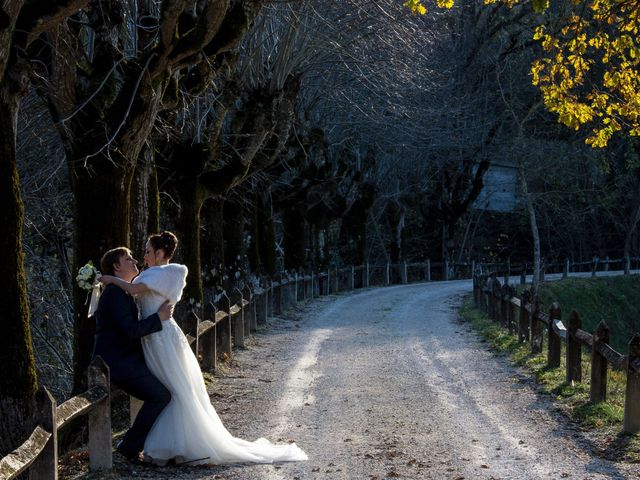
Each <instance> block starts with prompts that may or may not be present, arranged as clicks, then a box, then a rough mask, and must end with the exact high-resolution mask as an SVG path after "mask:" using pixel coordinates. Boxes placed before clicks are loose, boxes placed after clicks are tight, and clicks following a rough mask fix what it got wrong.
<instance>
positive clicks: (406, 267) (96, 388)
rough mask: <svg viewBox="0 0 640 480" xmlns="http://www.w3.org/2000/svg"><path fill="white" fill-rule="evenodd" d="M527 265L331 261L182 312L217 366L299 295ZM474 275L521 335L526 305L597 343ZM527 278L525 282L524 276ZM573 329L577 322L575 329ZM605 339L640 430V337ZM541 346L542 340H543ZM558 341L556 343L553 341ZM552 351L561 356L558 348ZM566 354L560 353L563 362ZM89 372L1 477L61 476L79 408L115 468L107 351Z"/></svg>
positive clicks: (46, 400)
mask: <svg viewBox="0 0 640 480" xmlns="http://www.w3.org/2000/svg"><path fill="white" fill-rule="evenodd" d="M634 261H636V262H637V261H638V259H634ZM605 262H608V263H606V264H605V263H603V262H598V261H595V263H591V264H590V265H591V268H592V271H593V272H596V271H597V270H598V265H603V264H605V265H609V264H611V263H615V262H618V263H620V262H622V260H605ZM630 264H631V260H630V259H627V260H625V265H630ZM567 265H569V263H567V262H565V263H564V266H565V268H566V271H567V274H568V272H569V271H570V270H571V268H572V267H571V266H567ZM572 265H574V267H573V269H574V270H575V269H576V268H578V267H576V265H580V266H582V265H583V264H575V263H574V264H572ZM584 265H586V264H584ZM603 268H604V267H603ZM528 269H530V266H528V265H527V264H521V265H515V264H514V265H509V264H508V263H507V264H480V263H476V262H467V263H464V262H463V263H453V262H452V263H450V262H446V261H445V262H432V261H431V260H429V259H427V260H426V261H425V262H421V263H420V262H418V263H406V262H402V263H397V264H391V263H387V264H385V265H370V264H368V263H365V264H363V265H357V266H349V267H343V268H337V267H331V268H328V269H326V270H324V271H322V272H309V273H305V274H297V273H294V274H289V275H284V274H283V275H281V276H280V278H279V279H277V280H272V279H265V280H264V281H263V284H262V285H261V286H260V287H255V288H250V287H248V286H247V287H245V288H244V289H236V290H235V291H234V292H225V293H224V294H223V295H222V297H221V299H220V300H219V301H218V302H213V301H209V302H207V304H206V306H205V308H204V318H200V315H199V314H198V313H197V312H194V311H190V312H189V313H187V315H186V317H185V318H183V319H182V321H181V322H180V326H181V327H182V329H183V330H184V331H185V332H186V336H187V340H188V342H189V345H190V346H191V348H192V350H193V351H194V353H195V354H196V356H197V357H198V360H199V361H200V363H201V365H202V367H203V368H205V369H209V370H215V369H216V367H217V362H218V361H219V360H220V359H225V358H229V357H230V356H231V354H232V350H233V348H234V347H235V348H243V347H244V345H245V339H246V338H247V337H248V336H249V335H250V334H251V333H252V332H255V331H256V330H257V329H258V327H259V326H261V325H265V324H266V323H267V318H268V317H269V316H272V315H277V314H279V313H281V312H282V311H284V310H287V309H289V308H291V307H292V306H294V305H295V304H296V303H297V302H299V301H303V300H307V299H312V298H316V297H319V296H321V295H328V294H333V293H339V292H345V291H351V290H355V289H359V288H367V287H371V286H385V285H391V284H407V283H412V282H416V281H427V282H430V281H433V280H443V281H447V280H451V279H454V278H467V279H468V278H472V274H473V273H474V272H477V271H479V272H487V271H491V272H493V273H494V276H493V278H495V277H496V275H497V272H498V271H501V270H504V272H505V275H507V273H508V274H511V273H513V272H522V276H524V275H525V274H526V272H527V271H528ZM571 271H573V270H571ZM473 278H474V296H476V302H477V303H478V304H479V302H480V301H481V300H480V298H483V299H485V300H482V301H485V302H486V305H485V307H486V308H487V309H490V311H491V312H493V315H497V313H496V312H497V310H500V311H502V309H505V311H506V312H507V313H505V314H502V315H503V316H502V317H499V318H510V319H514V318H515V314H513V313H508V312H511V311H512V310H513V309H516V308H518V309H520V311H521V312H523V313H521V316H520V326H519V327H518V329H517V331H518V335H522V336H523V338H524V337H526V339H529V338H536V342H538V340H537V339H539V338H540V333H539V331H538V330H539V329H537V327H534V328H532V329H531V334H530V333H529V328H528V327H527V329H525V328H524V326H523V324H522V321H523V320H522V319H523V318H524V316H525V313H524V312H526V315H529V316H531V318H534V319H536V320H537V321H536V322H533V323H534V324H537V323H539V322H542V323H543V324H544V325H547V326H548V329H547V330H549V331H553V332H554V334H553V335H549V338H561V339H564V340H565V341H567V339H569V341H568V342H567V344H568V345H572V344H573V343H572V339H575V341H576V342H578V343H580V342H581V343H580V345H587V346H592V345H593V344H594V340H593V337H592V336H591V334H589V333H588V332H584V331H582V330H580V328H579V325H578V327H577V330H576V329H575V328H574V327H572V326H570V327H569V330H567V328H566V327H565V326H564V324H563V323H562V321H560V320H559V318H560V316H559V314H558V315H557V316H555V317H550V315H551V312H550V313H549V315H546V314H544V313H542V312H538V311H534V310H533V307H532V306H531V304H530V303H527V302H525V303H521V301H520V299H518V298H516V297H515V295H514V294H513V295H511V294H510V296H509V301H508V302H506V303H504V302H503V303H502V304H501V306H499V307H498V306H496V305H497V303H496V301H495V300H493V299H494V298H497V297H496V295H498V296H499V295H500V294H495V293H490V294H488V296H487V292H486V290H485V288H486V287H483V288H481V289H477V288H475V287H476V278H477V277H475V276H474V277H473ZM522 281H523V282H524V279H523V280H522ZM507 288H511V287H507ZM479 292H481V293H479ZM229 294H231V295H232V296H233V297H234V298H237V301H236V302H232V301H231V297H230V296H229ZM480 296H481V297H480ZM503 296H504V294H503ZM489 299H490V300H489ZM505 305H508V306H505ZM523 305H524V307H523ZM504 315H507V316H508V317H505V316H504ZM552 319H553V321H552ZM507 323H508V325H509V329H510V330H512V329H513V325H512V324H511V323H510V321H509V322H507ZM527 325H528V324H527ZM571 325H573V324H571ZM571 328H574V329H573V330H571ZM602 338H603V337H602V333H600V336H599V337H598V338H597V339H596V341H595V345H596V349H595V350H596V351H597V354H598V357H599V358H600V357H602V358H603V359H605V360H604V361H606V362H609V363H611V364H612V365H614V366H621V367H620V368H627V367H628V366H629V365H630V367H628V372H630V373H629V374H628V378H631V380H628V383H627V397H626V398H627V403H630V402H631V403H632V402H635V404H634V405H636V407H635V409H634V408H632V407H630V412H631V413H629V419H630V420H629V421H627V413H626V410H625V428H627V424H628V425H629V428H631V429H634V428H635V429H636V430H635V431H638V430H640V414H638V410H639V409H640V375H639V374H638V372H640V347H639V346H638V343H640V338H637V337H634V340H633V341H635V342H636V343H633V345H632V346H630V348H631V347H633V348H635V350H630V352H635V353H633V355H632V357H631V360H630V361H629V360H627V359H626V357H624V359H622V360H621V359H620V358H621V356H620V354H618V353H617V352H615V350H613V349H612V348H611V347H610V346H609V345H607V344H606V341H603V340H602ZM633 341H632V342H633ZM540 345H542V343H541V340H540ZM554 345H556V344H554ZM630 345H631V344H630ZM554 348H557V347H556V346H554ZM570 348H571V347H569V349H570ZM574 350H575V348H574V349H573V350H571V351H572V352H573V351H574ZM550 355H551V354H550ZM553 355H556V353H555V350H554V353H553ZM559 355H560V354H559V353H557V356H558V365H559V358H560V357H559ZM574 355H575V354H574ZM550 358H551V357H550ZM554 358H555V357H554ZM572 365H574V363H572ZM572 368H573V369H575V368H579V367H572ZM572 371H573V370H572ZM576 372H577V373H576V375H579V371H576ZM88 374H89V388H88V390H87V391H86V392H84V393H83V394H81V395H78V396H76V397H73V398H71V399H69V400H67V401H65V402H64V403H63V404H61V405H59V406H57V407H56V403H55V400H54V399H53V398H52V397H51V395H50V394H49V392H48V391H47V390H46V389H45V388H41V389H40V390H39V391H38V393H37V395H36V400H37V402H38V405H39V410H38V411H39V412H40V413H39V416H38V419H37V423H38V424H39V426H37V427H36V428H35V430H34V431H33V433H32V435H31V436H30V437H29V439H28V440H27V441H25V443H24V444H23V445H21V446H20V447H18V448H17V449H16V450H14V451H13V452H11V453H10V454H9V455H7V456H5V457H4V458H2V459H0V480H11V479H13V478H15V477H16V476H18V475H19V474H20V473H22V472H24V471H25V470H27V469H29V470H30V473H31V478H33V479H57V430H58V429H60V428H62V427H64V425H66V424H67V423H68V422H70V421H71V420H72V419H74V418H76V417H78V416H80V415H88V417H89V466H90V469H91V470H92V471H98V470H105V469H110V468H111V467H112V450H111V441H112V438H111V413H110V408H111V407H110V402H111V399H110V394H109V391H110V390H109V369H108V367H107V366H106V365H105V364H104V362H103V361H102V360H101V359H100V358H96V359H95V360H94V362H92V364H91V366H90V367H89V371H88ZM605 381H606V379H605ZM634 382H635V383H634ZM141 405H142V403H141V402H140V401H138V400H137V399H135V398H133V397H131V404H130V417H131V421H133V419H135V416H136V414H137V412H138V410H139V408H140V406H141ZM54 426H55V427H54Z"/></svg>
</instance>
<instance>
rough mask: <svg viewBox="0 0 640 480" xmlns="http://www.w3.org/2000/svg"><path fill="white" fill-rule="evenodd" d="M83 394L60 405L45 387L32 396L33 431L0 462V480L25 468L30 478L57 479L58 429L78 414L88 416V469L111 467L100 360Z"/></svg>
mask: <svg viewBox="0 0 640 480" xmlns="http://www.w3.org/2000/svg"><path fill="white" fill-rule="evenodd" d="M88 376H89V382H88V389H87V391H86V392H84V393H82V394H80V395H77V396H75V397H73V398H70V399H69V400H67V401H66V402H64V403H63V404H61V405H58V406H56V401H55V400H54V398H53V397H52V396H51V394H50V393H49V392H48V391H47V389H46V388H44V387H40V389H39V390H38V392H37V393H36V405H37V407H36V412H37V413H36V418H35V423H36V428H35V430H34V431H33V433H32V434H31V436H30V437H29V438H28V439H27V441H25V442H24V443H23V444H22V445H21V446H20V447H18V448H17V449H16V450H14V451H13V452H11V453H10V454H9V455H7V456H6V457H4V458H2V459H0V479H2V480H10V479H12V478H15V477H17V476H18V475H20V474H21V473H22V472H24V471H25V470H27V469H29V472H30V474H31V478H33V479H44V478H46V479H57V478H58V430H59V429H61V428H63V427H64V426H65V425H67V424H68V423H69V422H70V421H71V420H73V419H74V418H76V417H79V416H80V415H87V416H88V417H89V419H88V420H89V422H88V423H89V467H90V468H91V470H104V469H109V468H111V466H112V458H111V452H112V450H111V397H110V390H109V367H107V366H106V365H105V363H104V362H103V361H102V359H101V358H100V357H96V358H95V359H94V360H93V361H92V362H91V365H89V370H88Z"/></svg>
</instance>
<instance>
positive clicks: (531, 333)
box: [473, 274, 640, 433]
mask: <svg viewBox="0 0 640 480" xmlns="http://www.w3.org/2000/svg"><path fill="white" fill-rule="evenodd" d="M473 296H474V301H475V304H476V306H477V307H478V308H480V309H481V310H483V311H485V312H486V313H487V314H488V315H489V316H490V317H491V318H493V319H494V320H496V321H498V322H499V323H500V325H501V326H503V327H505V328H507V329H508V331H509V333H513V334H515V335H516V336H517V338H518V340H519V341H520V342H529V343H530V346H531V351H532V352H534V353H540V352H542V348H543V345H544V338H545V337H546V338H547V365H548V366H549V367H552V368H557V367H560V361H561V355H562V344H563V343H564V345H565V348H564V352H565V366H566V381H567V383H571V382H573V381H576V382H580V381H582V349H583V348H585V349H588V350H589V351H590V353H591V379H590V380H591V381H590V401H591V402H592V403H598V402H601V401H604V400H606V397H607V373H608V368H607V367H608V365H611V366H612V367H613V368H616V369H618V370H624V371H626V373H627V387H626V395H625V407H624V422H623V430H624V431H625V432H627V433H638V432H640V334H638V333H636V334H635V335H634V336H633V338H632V339H631V340H630V341H629V352H628V354H627V355H622V354H620V353H618V352H616V351H615V350H614V349H613V348H612V347H611V346H610V345H609V343H608V342H609V337H610V330H609V327H608V326H607V324H606V323H605V322H604V321H601V322H600V324H599V325H598V326H597V328H596V330H595V331H594V332H592V333H589V332H586V331H584V330H582V322H581V320H580V315H579V314H578V312H576V311H575V310H574V311H572V312H571V313H570V314H569V317H568V319H567V322H566V324H565V323H564V322H563V321H562V319H561V318H562V314H561V310H560V306H559V305H558V304H557V303H554V304H553V305H551V306H550V307H549V308H548V310H547V312H544V311H542V307H541V305H540V302H539V300H538V299H537V298H535V297H534V298H532V296H531V293H530V292H529V291H528V290H525V291H524V292H523V293H522V296H521V298H518V297H516V295H515V289H514V288H513V286H511V285H509V283H508V282H504V283H501V282H500V280H499V279H498V278H497V275H495V274H494V275H492V276H484V275H483V276H474V279H473Z"/></svg>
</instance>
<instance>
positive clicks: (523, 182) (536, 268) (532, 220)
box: [518, 157, 540, 295]
mask: <svg viewBox="0 0 640 480" xmlns="http://www.w3.org/2000/svg"><path fill="white" fill-rule="evenodd" d="M518 174H519V175H518V176H519V177H520V187H521V188H522V196H523V198H524V201H525V206H526V207H527V213H528V214H529V224H530V226H531V236H532V238H533V279H532V281H531V289H532V291H533V294H534V295H535V294H536V293H537V292H538V283H539V281H540V232H539V231H538V221H537V219H536V210H535V207H534V205H533V200H532V199H531V194H530V193H529V188H528V186H527V178H526V175H525V168H524V159H523V158H522V157H518Z"/></svg>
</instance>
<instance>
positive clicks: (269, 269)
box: [256, 192, 278, 276]
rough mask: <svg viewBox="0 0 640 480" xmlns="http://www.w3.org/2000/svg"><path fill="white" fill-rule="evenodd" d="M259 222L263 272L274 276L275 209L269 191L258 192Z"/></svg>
mask: <svg viewBox="0 0 640 480" xmlns="http://www.w3.org/2000/svg"><path fill="white" fill-rule="evenodd" d="M256 203H257V224H258V251H259V252H260V253H259V254H260V265H262V271H261V273H264V274H265V275H269V276H273V275H275V274H276V271H277V269H278V267H277V258H276V234H275V230H274V229H273V209H272V206H271V196H270V195H269V193H268V192H267V193H262V192H258V194H257V195H256Z"/></svg>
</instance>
